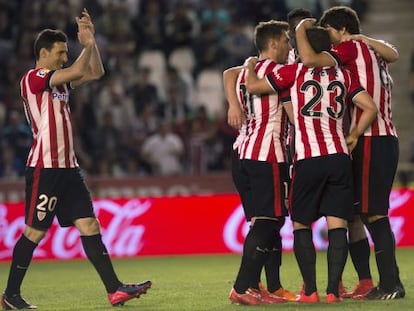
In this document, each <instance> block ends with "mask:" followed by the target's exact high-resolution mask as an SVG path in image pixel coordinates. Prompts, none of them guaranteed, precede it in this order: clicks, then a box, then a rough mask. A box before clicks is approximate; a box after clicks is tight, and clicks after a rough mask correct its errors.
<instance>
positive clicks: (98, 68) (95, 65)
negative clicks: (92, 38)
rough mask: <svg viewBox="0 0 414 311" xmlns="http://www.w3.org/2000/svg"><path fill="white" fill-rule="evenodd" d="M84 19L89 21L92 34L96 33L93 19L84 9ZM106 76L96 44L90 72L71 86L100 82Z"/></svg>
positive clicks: (93, 49)
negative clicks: (94, 81)
mask: <svg viewBox="0 0 414 311" xmlns="http://www.w3.org/2000/svg"><path fill="white" fill-rule="evenodd" d="M82 15H83V16H82V18H83V19H85V21H87V23H88V24H87V25H88V27H89V29H90V30H91V32H92V34H94V33H95V27H94V25H93V23H92V19H91V17H90V15H89V13H88V11H87V10H86V9H83V12H82ZM104 74H105V70H104V66H103V64H102V59H101V54H100V52H99V49H98V46H97V45H96V43H95V44H94V46H93V48H92V54H91V58H90V61H89V65H88V70H87V71H86V73H85V74H84V75H83V76H82V78H81V79H79V80H76V81H72V83H71V85H72V87H73V88H75V87H77V86H80V85H82V84H85V83H87V82H90V81H93V80H98V79H100V78H101V77H102V76H103V75H104Z"/></svg>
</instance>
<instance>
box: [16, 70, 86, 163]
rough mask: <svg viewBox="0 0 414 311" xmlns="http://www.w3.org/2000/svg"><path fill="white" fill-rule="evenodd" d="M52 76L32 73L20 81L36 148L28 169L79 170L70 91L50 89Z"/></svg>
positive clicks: (48, 72)
mask: <svg viewBox="0 0 414 311" xmlns="http://www.w3.org/2000/svg"><path fill="white" fill-rule="evenodd" d="M52 74H53V71H49V70H47V69H42V68H37V69H31V70H29V71H28V72H26V73H25V74H24V76H23V78H22V79H21V81H20V88H21V96H22V98H23V101H24V108H25V113H26V118H27V121H28V123H29V125H30V127H31V128H32V133H33V144H32V148H31V149H30V153H29V156H28V159H27V163H26V165H27V166H29V167H41V168H71V167H77V166H79V165H78V162H77V159H76V156H75V152H74V149H73V136H72V124H71V119H70V108H69V89H68V86H67V85H60V86H56V87H53V88H50V87H49V81H50V77H51V75H52Z"/></svg>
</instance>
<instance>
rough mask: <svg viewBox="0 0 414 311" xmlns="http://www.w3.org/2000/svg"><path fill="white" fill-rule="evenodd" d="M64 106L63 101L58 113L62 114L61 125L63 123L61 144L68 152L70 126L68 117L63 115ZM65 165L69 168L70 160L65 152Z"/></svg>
mask: <svg viewBox="0 0 414 311" xmlns="http://www.w3.org/2000/svg"><path fill="white" fill-rule="evenodd" d="M65 105H66V103H65V102H64V101H61V102H60V113H61V114H62V123H63V140H64V141H63V143H64V148H65V150H70V148H69V126H70V124H68V123H70V116H66V114H65ZM66 117H68V118H69V121H68V120H66ZM65 165H66V167H70V159H69V152H65Z"/></svg>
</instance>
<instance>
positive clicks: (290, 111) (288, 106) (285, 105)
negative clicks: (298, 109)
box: [283, 101, 295, 124]
mask: <svg viewBox="0 0 414 311" xmlns="http://www.w3.org/2000/svg"><path fill="white" fill-rule="evenodd" d="M283 108H284V109H285V111H286V114H287V115H288V118H289V122H290V123H292V124H295V117H294V115H293V106H292V102H291V101H287V102H283Z"/></svg>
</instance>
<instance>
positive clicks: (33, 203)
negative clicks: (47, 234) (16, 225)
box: [27, 167, 40, 226]
mask: <svg viewBox="0 0 414 311" xmlns="http://www.w3.org/2000/svg"><path fill="white" fill-rule="evenodd" d="M39 176H40V168H38V167H36V168H35V169H34V171H33V183H32V193H30V206H29V214H28V216H27V224H28V225H29V226H32V225H33V215H34V212H35V209H36V202H37V193H38V191H39Z"/></svg>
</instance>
